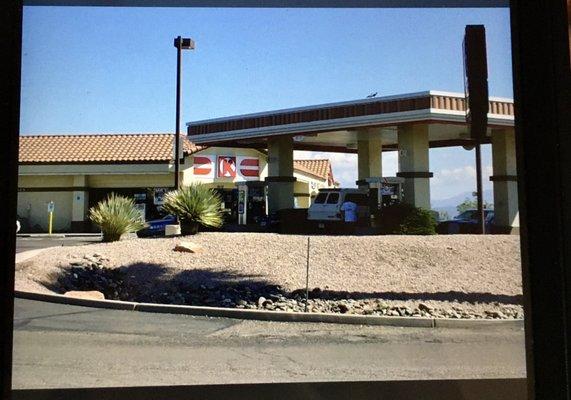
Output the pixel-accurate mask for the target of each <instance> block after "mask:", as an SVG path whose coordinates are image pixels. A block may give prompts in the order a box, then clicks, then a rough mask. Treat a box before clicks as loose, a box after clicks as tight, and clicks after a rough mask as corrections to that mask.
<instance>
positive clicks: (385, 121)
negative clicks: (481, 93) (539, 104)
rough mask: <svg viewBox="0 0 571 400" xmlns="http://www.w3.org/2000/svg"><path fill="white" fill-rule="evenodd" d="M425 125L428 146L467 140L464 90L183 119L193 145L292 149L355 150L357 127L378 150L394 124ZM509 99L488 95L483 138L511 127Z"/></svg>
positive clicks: (390, 141) (389, 144)
mask: <svg viewBox="0 0 571 400" xmlns="http://www.w3.org/2000/svg"><path fill="white" fill-rule="evenodd" d="M411 124H425V125H428V139H429V145H430V147H447V146H462V145H466V144H469V140H468V125H467V124H466V106H465V98H464V94H461V93H449V92H440V91H426V92H418V93H410V94H403V95H395V96H386V97H378V98H371V99H363V100H354V101H347V102H339V103H329V104H321V105H315V106H308V107H299V108H290V109H282V110H275V111H267V112H261V113H255V114H246V115H238V116H231V117H224V118H215V119H209V120H202V121H194V122H190V123H187V133H188V135H189V136H190V137H189V139H190V140H191V141H192V142H193V143H196V144H198V145H216V146H228V147H253V148H260V149H263V148H267V139H268V138H272V137H277V136H284V135H285V136H293V138H294V149H295V150H310V151H329V152H344V153H356V152H357V140H358V134H359V131H360V130H363V129H367V128H377V130H378V131H379V132H380V133H381V138H382V147H383V151H391V150H396V149H397V145H398V134H397V128H398V127H399V126H403V125H411ZM513 125H514V107H513V100H511V99H506V98H497V97H490V103H489V114H488V136H487V138H486V142H489V141H490V135H491V131H492V130H493V129H502V128H503V129H505V128H512V129H513Z"/></svg>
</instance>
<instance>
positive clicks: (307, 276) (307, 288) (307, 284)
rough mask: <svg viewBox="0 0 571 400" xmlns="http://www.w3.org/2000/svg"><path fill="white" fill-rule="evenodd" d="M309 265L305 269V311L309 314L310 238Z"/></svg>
mask: <svg viewBox="0 0 571 400" xmlns="http://www.w3.org/2000/svg"><path fill="white" fill-rule="evenodd" d="M306 258H307V265H306V268H305V310H304V312H307V303H308V301H309V236H308V237H307V257H306Z"/></svg>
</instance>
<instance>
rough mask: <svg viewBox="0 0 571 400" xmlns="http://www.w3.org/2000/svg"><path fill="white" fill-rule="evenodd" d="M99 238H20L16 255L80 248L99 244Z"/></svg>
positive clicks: (57, 236)
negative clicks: (55, 248)
mask: <svg viewBox="0 0 571 400" xmlns="http://www.w3.org/2000/svg"><path fill="white" fill-rule="evenodd" d="M100 241H101V238H100V237H99V236H72V237H65V236H63V235H53V236H52V237H49V236H32V237H18V238H17V239H16V254H18V253H22V252H24V251H30V250H39V249H46V248H48V247H56V246H57V247H59V246H78V245H82V244H90V243H98V242H100Z"/></svg>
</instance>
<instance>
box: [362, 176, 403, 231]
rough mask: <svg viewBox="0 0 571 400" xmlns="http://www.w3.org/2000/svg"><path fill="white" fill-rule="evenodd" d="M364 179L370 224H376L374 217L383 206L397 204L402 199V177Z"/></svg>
mask: <svg viewBox="0 0 571 400" xmlns="http://www.w3.org/2000/svg"><path fill="white" fill-rule="evenodd" d="M365 181H366V182H367V184H368V188H369V210H370V215H371V226H373V227H375V226H378V224H379V221H377V220H376V218H377V217H378V215H379V211H381V209H382V208H383V207H388V206H391V205H393V204H398V203H400V202H401V201H402V185H403V183H404V178H401V177H396V176H389V177H386V178H382V177H372V178H366V179H365Z"/></svg>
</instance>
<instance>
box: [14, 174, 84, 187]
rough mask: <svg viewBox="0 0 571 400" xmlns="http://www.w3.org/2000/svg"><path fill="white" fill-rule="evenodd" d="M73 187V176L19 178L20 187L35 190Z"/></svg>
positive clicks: (23, 176) (22, 176)
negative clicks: (38, 188)
mask: <svg viewBox="0 0 571 400" xmlns="http://www.w3.org/2000/svg"><path fill="white" fill-rule="evenodd" d="M71 186H73V175H68V176H53V175H52V176H50V175H33V176H25V175H20V176H19V177H18V187H25V188H34V187H36V188H37V187H57V188H62V187H71Z"/></svg>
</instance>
